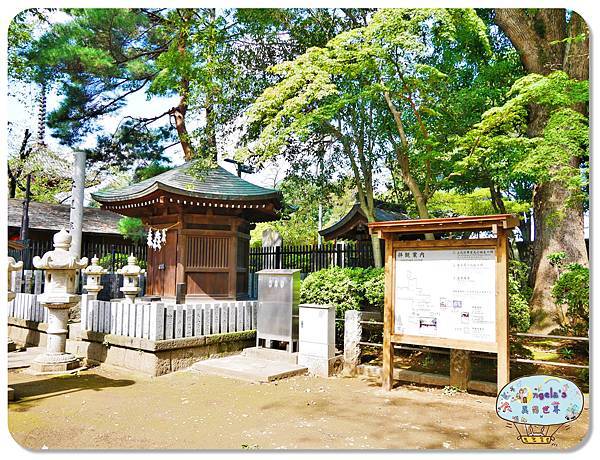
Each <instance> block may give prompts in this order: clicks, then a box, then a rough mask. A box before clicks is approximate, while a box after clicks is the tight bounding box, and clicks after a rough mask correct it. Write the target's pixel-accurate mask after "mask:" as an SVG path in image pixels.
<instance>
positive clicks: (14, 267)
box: [7, 257, 23, 352]
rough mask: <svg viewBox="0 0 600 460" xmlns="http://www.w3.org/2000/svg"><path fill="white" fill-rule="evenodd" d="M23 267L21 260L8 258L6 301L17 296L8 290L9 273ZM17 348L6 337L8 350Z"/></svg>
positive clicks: (10, 276) (9, 282) (9, 283)
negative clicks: (16, 260)
mask: <svg viewBox="0 0 600 460" xmlns="http://www.w3.org/2000/svg"><path fill="white" fill-rule="evenodd" d="M22 268H23V261H19V262H15V259H13V258H12V257H9V258H8V270H7V271H8V285H7V287H8V301H9V302H10V301H11V300H14V298H15V297H16V296H17V294H15V293H14V292H13V291H11V290H10V287H11V286H10V285H11V278H12V275H11V273H12V272H14V271H17V270H21V269H22ZM16 349H17V345H16V344H15V342H13V341H12V339H11V338H10V337H9V338H8V351H9V352H11V351H15V350H16Z"/></svg>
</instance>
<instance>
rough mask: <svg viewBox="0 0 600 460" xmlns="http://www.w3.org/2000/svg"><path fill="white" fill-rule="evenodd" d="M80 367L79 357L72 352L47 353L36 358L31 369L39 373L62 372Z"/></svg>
mask: <svg viewBox="0 0 600 460" xmlns="http://www.w3.org/2000/svg"><path fill="white" fill-rule="evenodd" d="M79 367H81V363H80V361H79V358H77V357H76V356H75V355H72V354H71V353H59V354H51V353H46V354H44V355H41V356H38V357H37V358H36V359H34V360H33V361H32V363H31V367H30V369H31V371H33V372H35V373H39V374H55V373H56V374H61V373H64V372H67V371H71V370H73V369H77V368H79Z"/></svg>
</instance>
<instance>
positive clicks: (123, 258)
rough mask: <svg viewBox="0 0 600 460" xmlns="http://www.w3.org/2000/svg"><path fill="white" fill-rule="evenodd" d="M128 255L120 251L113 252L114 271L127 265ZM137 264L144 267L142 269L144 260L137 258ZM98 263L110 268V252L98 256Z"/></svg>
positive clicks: (144, 264)
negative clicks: (100, 256)
mask: <svg viewBox="0 0 600 460" xmlns="http://www.w3.org/2000/svg"><path fill="white" fill-rule="evenodd" d="M128 257H129V254H123V253H121V252H116V253H115V271H116V270H118V269H119V268H123V266H125V265H127V258H128ZM137 264H138V265H139V266H140V267H141V268H144V269H145V268H146V261H145V260H138V261H137ZM98 265H100V266H101V267H103V268H106V269H108V270H110V269H111V268H112V254H106V255H105V256H103V257H102V258H100V260H99V261H98Z"/></svg>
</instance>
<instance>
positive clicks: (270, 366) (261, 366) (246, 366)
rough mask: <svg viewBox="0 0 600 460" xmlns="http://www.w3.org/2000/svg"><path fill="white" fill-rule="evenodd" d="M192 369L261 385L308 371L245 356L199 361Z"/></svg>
mask: <svg viewBox="0 0 600 460" xmlns="http://www.w3.org/2000/svg"><path fill="white" fill-rule="evenodd" d="M191 369H192V370H193V371H196V372H201V373H207V374H213V375H220V376H222V377H231V378H234V379H239V380H245V381H249V382H260V383H264V382H272V381H273V380H279V379H284V378H288V377H293V376H295V375H302V374H305V373H306V371H307V368H306V367H302V366H298V365H296V364H291V363H284V362H278V361H271V360H267V359H256V358H249V357H248V356H243V355H233V356H226V357H225V358H218V359H207V360H205V361H199V362H197V363H195V364H194V365H193V366H192V367H191Z"/></svg>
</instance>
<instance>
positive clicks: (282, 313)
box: [256, 269, 300, 353]
mask: <svg viewBox="0 0 600 460" xmlns="http://www.w3.org/2000/svg"><path fill="white" fill-rule="evenodd" d="M257 274H258V308H257V312H256V316H257V318H256V346H257V347H258V346H260V341H261V340H269V341H271V340H277V341H280V342H287V343H288V351H289V352H290V353H292V352H294V343H296V344H297V343H298V313H299V310H298V305H299V303H300V270H283V269H273V270H261V271H259V272H257ZM296 348H297V347H296Z"/></svg>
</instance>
